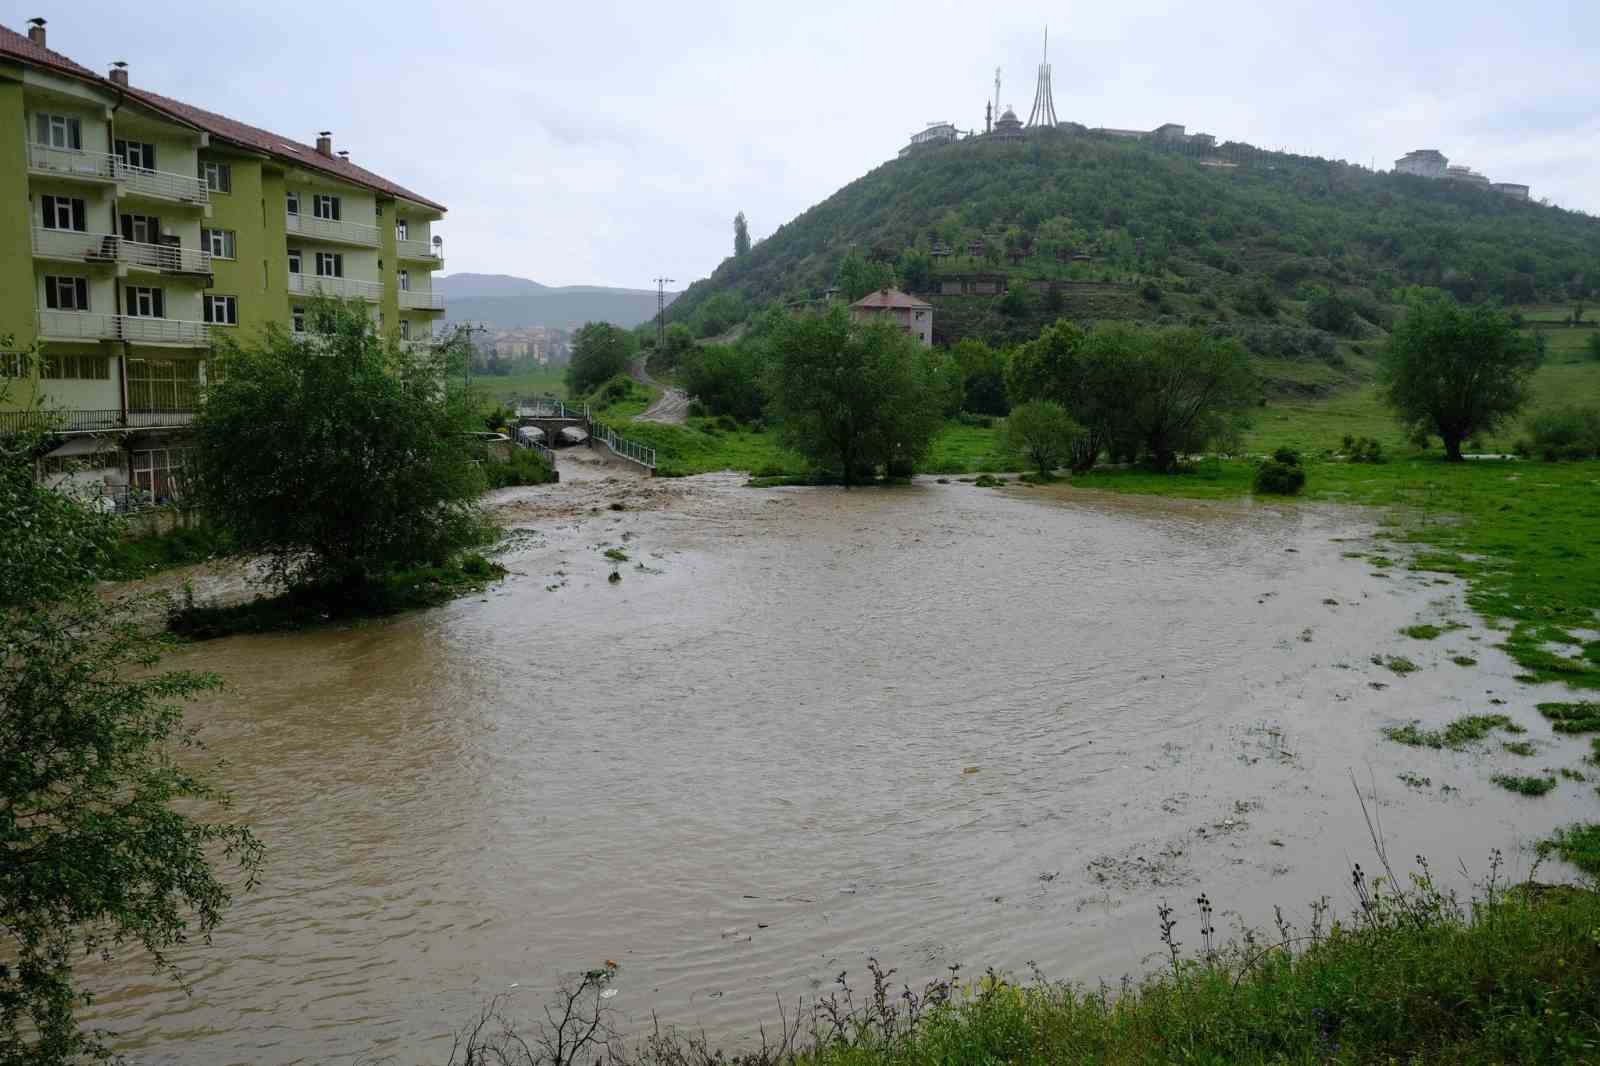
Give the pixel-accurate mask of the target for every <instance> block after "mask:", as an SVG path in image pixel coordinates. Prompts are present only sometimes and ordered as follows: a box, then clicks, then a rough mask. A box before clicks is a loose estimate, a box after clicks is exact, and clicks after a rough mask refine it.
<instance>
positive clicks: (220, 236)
mask: <svg viewBox="0 0 1600 1066" xmlns="http://www.w3.org/2000/svg"><path fill="white" fill-rule="evenodd" d="M200 246H201V247H202V248H204V249H205V250H206V251H208V252H210V253H211V256H212V258H214V259H233V258H236V257H235V255H234V246H233V230H231V229H202V230H201V231H200Z"/></svg>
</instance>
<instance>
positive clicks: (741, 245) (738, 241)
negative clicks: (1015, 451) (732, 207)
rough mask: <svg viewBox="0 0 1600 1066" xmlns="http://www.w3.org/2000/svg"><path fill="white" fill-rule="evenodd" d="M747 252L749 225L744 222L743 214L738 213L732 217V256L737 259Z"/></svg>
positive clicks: (748, 248)
mask: <svg viewBox="0 0 1600 1066" xmlns="http://www.w3.org/2000/svg"><path fill="white" fill-rule="evenodd" d="M749 250H750V223H749V222H746V221H745V217H744V212H743V211H740V212H739V213H738V214H737V215H734V216H733V254H734V256H735V257H738V256H741V255H744V254H745V253H746V252H748V251H749Z"/></svg>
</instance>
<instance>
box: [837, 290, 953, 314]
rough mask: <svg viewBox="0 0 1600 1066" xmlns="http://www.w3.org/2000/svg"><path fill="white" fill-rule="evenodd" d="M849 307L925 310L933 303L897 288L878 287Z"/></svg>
mask: <svg viewBox="0 0 1600 1066" xmlns="http://www.w3.org/2000/svg"><path fill="white" fill-rule="evenodd" d="M850 306H851V307H910V308H913V309H915V310H919V311H925V310H927V309H928V308H931V307H932V306H933V305H932V304H930V303H927V302H925V301H923V300H919V299H917V298H916V297H915V296H907V295H906V294H905V293H903V292H901V291H900V290H899V289H879V290H878V291H876V292H869V293H867V295H865V296H863V297H862V298H861V299H859V300H857V301H856V302H855V303H853V304H851V305H850Z"/></svg>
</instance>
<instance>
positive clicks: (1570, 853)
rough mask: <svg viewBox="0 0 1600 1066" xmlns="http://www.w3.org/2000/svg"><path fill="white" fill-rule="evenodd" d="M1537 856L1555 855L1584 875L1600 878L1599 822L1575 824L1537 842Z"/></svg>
mask: <svg viewBox="0 0 1600 1066" xmlns="http://www.w3.org/2000/svg"><path fill="white" fill-rule="evenodd" d="M1539 854H1540V855H1549V854H1555V855H1559V856H1560V857H1561V860H1562V861H1563V862H1570V863H1571V864H1572V865H1574V866H1576V867H1577V868H1578V869H1580V870H1582V871H1583V872H1584V873H1586V874H1591V875H1593V876H1595V877H1600V822H1575V823H1573V824H1572V825H1569V826H1566V827H1565V828H1563V829H1558V830H1556V832H1555V834H1554V835H1553V836H1551V837H1550V838H1549V839H1547V840H1543V841H1540V842H1539Z"/></svg>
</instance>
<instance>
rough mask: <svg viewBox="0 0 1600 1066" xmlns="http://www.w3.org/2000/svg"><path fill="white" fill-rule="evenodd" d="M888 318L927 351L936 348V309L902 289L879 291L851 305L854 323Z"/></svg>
mask: <svg viewBox="0 0 1600 1066" xmlns="http://www.w3.org/2000/svg"><path fill="white" fill-rule="evenodd" d="M877 318H887V319H888V320H890V321H891V322H894V323H895V324H896V325H898V326H899V327H900V328H901V329H903V330H905V331H906V332H907V333H909V334H911V335H912V336H913V337H915V338H916V339H917V343H919V344H921V345H922V346H923V347H924V348H932V347H933V305H932V304H930V303H928V302H927V301H926V300H919V299H917V298H916V297H915V296H908V295H907V294H905V293H903V292H901V291H900V290H899V289H879V290H878V291H877V292H871V293H868V294H867V295H866V296H863V297H862V298H861V299H859V300H857V301H856V302H855V303H853V304H851V305H850V320H851V321H852V322H870V321H872V320H873V319H877Z"/></svg>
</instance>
